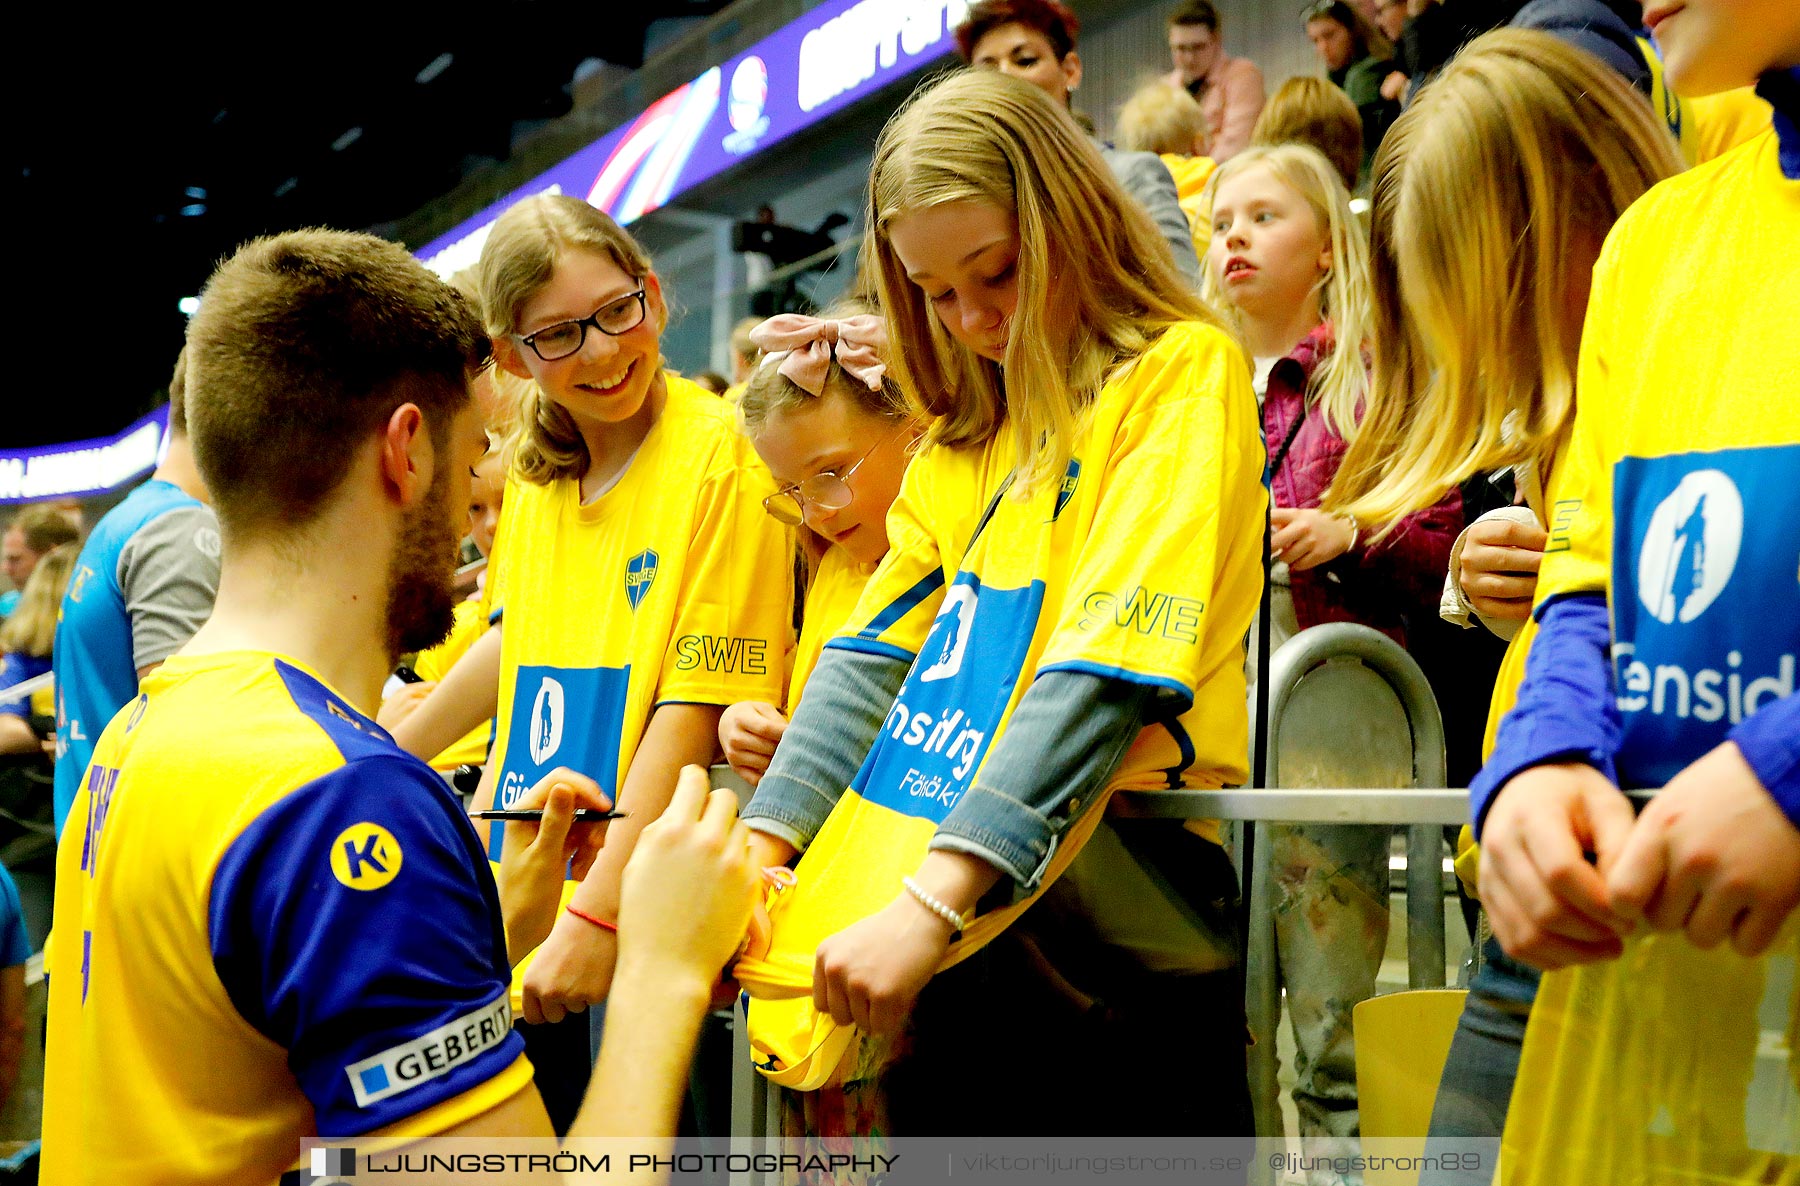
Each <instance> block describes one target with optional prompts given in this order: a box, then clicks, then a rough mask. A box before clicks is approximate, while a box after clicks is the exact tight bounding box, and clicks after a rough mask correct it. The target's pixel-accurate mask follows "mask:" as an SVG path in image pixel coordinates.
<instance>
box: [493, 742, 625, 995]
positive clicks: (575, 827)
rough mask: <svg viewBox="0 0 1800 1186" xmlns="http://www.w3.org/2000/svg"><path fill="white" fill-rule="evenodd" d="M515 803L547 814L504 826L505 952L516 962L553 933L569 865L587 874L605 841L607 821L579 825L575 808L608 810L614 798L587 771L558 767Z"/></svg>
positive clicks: (501, 886) (502, 897)
mask: <svg viewBox="0 0 1800 1186" xmlns="http://www.w3.org/2000/svg"><path fill="white" fill-rule="evenodd" d="M514 807H516V808H518V809H520V810H526V811H532V810H538V809H542V811H543V813H544V817H543V819H542V820H541V821H538V822H532V821H528V820H524V821H515V822H512V823H508V824H506V825H505V832H504V833H503V839H502V840H501V849H500V876H499V878H498V882H499V890H500V905H501V914H502V916H503V917H504V919H505V920H506V946H507V950H508V952H509V953H510V954H511V956H512V957H513V960H514V962H517V960H518V959H519V958H521V957H523V956H524V954H525V953H526V952H528V951H530V950H531V949H532V948H534V947H536V946H537V945H538V944H540V943H542V942H543V941H544V938H545V937H546V936H547V935H549V934H550V928H551V927H552V926H553V925H554V924H555V922H556V912H557V908H558V907H559V906H560V905H561V903H562V887H563V879H564V872H565V870H567V869H568V868H569V866H570V863H571V862H573V864H574V875H575V876H576V877H578V878H579V877H583V876H586V874H587V871H588V869H589V868H590V867H591V866H592V865H593V863H594V857H595V856H596V855H598V853H599V852H600V846H601V844H603V843H604V842H605V839H606V825H605V824H604V823H597V824H596V823H587V824H578V823H575V814H574V813H575V809H576V808H577V807H592V808H596V809H598V810H600V811H607V810H610V809H611V807H612V801H611V800H610V799H608V798H607V797H606V795H605V794H603V793H602V792H601V790H600V784H598V783H596V782H595V781H594V780H593V779H591V778H589V777H588V776H587V775H585V774H577V773H576V772H575V771H573V770H570V769H569V768H568V767H566V766H559V767H557V768H556V769H555V770H552V771H551V772H550V773H548V774H546V775H545V776H544V777H543V778H541V779H539V780H538V782H537V785H535V786H533V787H532V788H531V789H530V790H528V791H526V792H525V794H524V796H523V797H522V798H520V800H519V801H518V802H517V803H516V804H514Z"/></svg>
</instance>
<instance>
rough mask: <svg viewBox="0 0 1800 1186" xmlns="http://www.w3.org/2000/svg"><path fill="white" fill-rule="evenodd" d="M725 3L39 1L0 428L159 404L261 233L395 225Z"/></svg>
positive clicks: (12, 439) (23, 134) (32, 436)
mask: <svg viewBox="0 0 1800 1186" xmlns="http://www.w3.org/2000/svg"><path fill="white" fill-rule="evenodd" d="M724 6H725V4H724V0H631V2H630V3H626V2H625V0H590V2H589V3H586V4H575V3H563V2H558V0H549V2H544V3H488V4H483V5H480V6H473V5H470V6H461V5H432V6H426V5H397V4H379V3H376V4H364V5H361V6H356V7H352V6H348V5H339V4H325V5H316V4H315V5H304V6H287V7H277V6H272V5H271V6H267V7H264V6H261V5H243V6H233V7H229V8H227V7H224V6H216V7H212V8H209V7H208V6H204V5H202V6H191V5H190V6H179V5H172V6H154V7H151V6H145V7H143V8H121V9H117V10H114V9H106V8H100V9H95V8H88V7H81V6H70V5H65V4H55V3H34V4H30V5H25V6H21V8H20V10H18V11H15V12H13V13H11V14H9V16H8V20H7V24H8V31H9V33H10V36H9V38H8V42H9V50H10V52H9V53H8V59H9V62H8V66H9V68H8V70H7V71H6V87H7V92H8V93H7V108H8V110H10V111H11V112H12V113H13V115H12V127H13V132H12V133H11V135H10V136H9V138H8V145H9V147H8V151H9V152H10V153H11V155H12V158H13V159H12V162H11V166H10V168H9V170H8V172H7V178H8V181H7V185H8V190H9V192H8V194H7V200H6V207H5V208H6V209H8V210H11V211H12V212H13V213H12V214H11V215H10V216H9V217H10V218H11V219H12V223H11V226H12V230H11V234H10V239H11V243H12V246H11V250H10V251H9V252H8V253H7V255H8V257H9V259H10V261H11V262H12V263H13V264H14V266H13V268H12V269H11V273H12V280H13V297H12V301H11V304H12V307H13V309H14V310H15V320H14V327H15V333H17V334H18V335H19V336H16V337H15V349H16V353H15V359H16V360H21V361H19V362H18V363H17V364H16V365H15V369H14V372H13V374H12V376H11V380H12V381H11V383H10V384H9V386H10V388H11V394H10V395H9V398H7V399H6V400H5V401H4V408H5V415H4V418H3V421H0V445H7V446H15V447H17V446H31V445H37V444H45V443H49V442H52V441H61V440H71V439H80V438H85V437H92V436H101V435H106V434H110V433H113V432H116V431H117V430H118V429H120V428H122V427H124V426H125V425H126V424H127V423H129V422H130V421H131V420H132V419H134V418H136V417H137V416H139V415H141V414H143V413H144V412H146V411H148V410H150V408H151V407H152V406H154V404H155V403H157V402H159V398H160V392H161V391H162V389H163V388H164V387H165V386H166V384H167V382H168V377H169V373H170V368H171V364H172V363H173V361H174V358H175V353H176V351H177V350H179V349H180V346H181V336H182V330H183V326H184V325H185V322H186V318H185V316H184V315H183V313H182V312H181V310H180V308H179V304H180V302H181V300H182V298H183V297H187V296H192V295H194V294H197V293H198V292H199V291H200V287H201V285H202V284H203V283H204V282H205V279H206V276H207V274H208V273H209V272H210V270H211V268H212V266H213V264H214V263H215V262H216V261H217V260H218V259H219V258H220V257H221V256H223V255H225V254H226V253H228V252H229V251H230V250H231V249H232V248H233V247H234V246H235V245H236V244H238V243H240V242H242V241H243V240H244V239H246V238H249V237H252V236H254V235H258V234H264V233H269V232H274V231H281V230H286V229H290V228H294V227H301V226H314V225H324V226H335V227H343V228H348V229H363V228H372V229H376V230H380V229H381V228H382V227H383V226H384V224H388V223H391V222H393V221H394V220H397V219H399V218H402V217H404V216H405V215H407V214H410V213H412V212H413V211H414V210H416V209H418V208H419V207H420V206H422V205H424V204H425V203H426V202H428V201H430V200H432V199H433V198H436V197H438V196H440V195H442V194H444V193H446V192H448V191H449V190H451V189H452V188H454V187H455V185H456V184H457V182H458V181H459V180H460V179H461V178H462V177H463V175H464V174H465V173H466V172H467V171H468V170H469V169H471V168H473V167H477V166H479V165H481V164H482V163H484V162H486V161H490V160H493V159H504V158H505V157H506V156H507V155H508V154H509V151H510V146H511V144H512V141H513V138H514V136H515V135H516V134H518V133H520V132H528V131H530V130H531V129H532V128H533V127H534V126H537V124H539V123H540V122H541V121H545V120H549V119H552V118H555V117H556V116H559V115H562V114H564V113H566V112H567V111H568V110H569V108H570V102H571V98H570V96H571V81H572V79H573V78H574V76H575V74H576V71H577V69H578V68H580V67H582V64H583V63H585V62H588V61H589V60H590V59H597V60H598V61H599V62H603V63H610V64H613V65H615V66H619V67H624V68H627V69H635V68H636V67H637V66H639V65H641V64H642V61H643V55H644V48H645V44H646V37H647V35H648V36H650V37H652V38H654V37H656V36H658V35H659V34H662V33H666V32H668V31H670V30H671V29H673V28H678V26H671V25H668V24H663V23H659V22H667V21H673V20H678V19H680V18H694V17H701V16H706V15H708V14H710V13H713V12H716V11H717V10H719V9H720V8H723V7H724ZM587 68H591V66H590V67H587ZM21 331H22V332H21Z"/></svg>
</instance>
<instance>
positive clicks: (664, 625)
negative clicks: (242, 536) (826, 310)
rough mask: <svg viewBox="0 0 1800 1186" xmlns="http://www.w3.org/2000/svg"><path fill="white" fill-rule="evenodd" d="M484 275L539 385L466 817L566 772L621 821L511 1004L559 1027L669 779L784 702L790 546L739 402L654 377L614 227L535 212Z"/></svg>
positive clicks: (595, 972)
mask: <svg viewBox="0 0 1800 1186" xmlns="http://www.w3.org/2000/svg"><path fill="white" fill-rule="evenodd" d="M476 274H477V281H478V285H479V288H480V298H481V307H482V310H483V314H484V317H485V320H486V323H487V328H488V331H489V333H491V334H492V335H493V339H494V354H495V358H496V361H497V363H498V365H499V366H500V367H502V368H503V369H504V370H506V371H508V372H510V373H511V374H513V375H515V376H518V377H520V378H521V379H526V380H529V381H530V382H529V386H528V388H527V390H526V393H525V395H524V399H523V405H522V407H521V409H520V419H521V424H522V427H521V432H520V439H519V441H518V444H517V448H516V453H515V460H514V463H513V467H512V471H511V473H510V475H509V477H508V480H507V486H506V496H505V504H504V510H503V511H502V517H501V523H500V529H499V535H500V537H501V538H502V539H503V540H504V541H505V546H504V547H503V548H501V549H500V552H499V555H498V558H497V559H498V564H499V568H500V571H499V572H498V573H497V574H495V577H491V578H490V579H491V580H492V579H496V578H497V579H498V580H499V581H500V585H499V587H500V588H502V589H503V590H504V592H503V603H502V604H501V605H500V606H499V610H500V612H501V613H503V614H504V618H503V628H502V632H501V643H500V647H501V675H500V703H499V713H498V717H497V724H496V736H495V740H494V748H493V754H492V757H491V759H490V761H489V763H488V766H487V773H486V775H485V777H484V779H483V784H482V788H481V790H480V791H479V792H478V793H477V795H476V802H475V806H476V808H477V809H481V808H485V807H489V806H494V807H507V806H510V805H511V804H512V803H513V801H514V799H515V798H516V797H517V796H518V795H519V794H521V793H522V791H523V789H524V788H526V787H529V786H531V785H532V784H533V783H534V782H535V781H536V780H537V778H538V776H539V774H540V773H541V772H544V771H548V770H550V769H554V768H555V767H557V766H567V767H570V768H572V769H575V770H578V771H580V772H581V773H584V774H587V775H589V776H590V777H592V778H593V779H594V780H595V781H596V782H598V783H599V784H600V786H601V788H602V790H604V791H605V792H606V793H607V794H609V795H611V796H613V797H614V799H615V802H616V804H617V807H618V808H619V810H622V811H626V812H629V813H630V815H629V818H625V819H620V820H617V821H615V822H614V823H613V824H612V825H610V827H611V830H610V832H609V833H608V836H607V843H606V847H605V850H604V852H603V853H602V855H601V856H600V858H599V859H598V861H597V862H596V863H595V865H594V867H593V869H592V871H591V872H589V873H588V874H587V876H586V877H585V878H584V879H582V880H581V881H579V882H571V884H570V885H569V887H568V892H567V894H566V895H565V898H566V909H565V910H564V911H563V912H562V913H560V914H559V916H558V918H557V921H556V923H555V926H554V928H553V929H552V930H551V931H550V933H549V935H548V936H547V937H544V936H537V938H541V939H543V940H544V942H543V946H542V948H541V949H540V950H539V951H538V952H537V955H536V959H535V962H533V963H532V964H531V965H530V967H529V968H528V970H527V971H526V974H525V977H524V985H523V997H522V1002H521V1003H522V1007H523V1010H524V1016H525V1018H526V1019H527V1020H528V1021H533V1022H536V1021H539V1020H545V1021H552V1022H554V1021H557V1020H559V1019H561V1018H562V1017H563V1016H564V1014H565V1012H570V1011H579V1010H581V1009H584V1008H585V1007H586V1006H587V1005H589V1004H592V1003H595V1002H597V1001H601V1000H604V999H605V997H606V995H607V990H608V988H609V986H610V983H611V979H612V971H613V963H614V959H615V957H616V954H617V935H616V933H615V932H614V929H613V927H614V922H615V920H616V919H617V917H618V913H617V911H618V902H619V877H620V873H621V871H622V870H623V868H624V865H625V861H626V858H628V857H629V856H630V855H631V850H632V847H633V844H634V843H635V841H636V839H637V835H638V833H639V832H640V831H641V830H642V829H643V827H644V826H645V825H647V824H649V823H651V822H652V821H654V820H655V819H656V818H657V817H658V815H660V814H661V812H662V810H663V808H664V806H666V804H667V803H668V800H669V795H670V792H671V790H672V788H673V787H674V786H675V781H676V773H677V772H678V771H679V770H680V769H681V767H683V766H685V765H690V764H697V765H701V766H704V765H706V764H708V763H709V762H710V761H711V759H712V756H713V753H714V747H715V745H716V744H717V738H716V730H717V728H718V722H719V715H720V713H721V712H723V711H724V708H725V706H726V705H728V704H732V703H735V702H737V701H740V700H773V699H776V698H777V697H779V696H780V694H781V674H782V662H781V660H782V655H783V653H784V652H785V650H786V646H787V639H788V634H789V626H788V619H789V613H790V605H791V597H790V580H791V578H790V544H789V541H788V535H787V532H786V530H785V529H784V528H783V527H782V526H781V525H780V524H779V523H777V522H775V521H774V520H773V519H771V518H770V517H769V516H768V515H767V514H766V513H765V512H764V511H763V507H762V503H763V500H764V499H765V498H767V497H769V496H770V495H771V494H773V493H774V489H775V488H774V484H773V483H772V482H771V481H770V479H769V474H768V471H767V469H765V468H764V467H763V465H762V463H761V462H760V461H759V460H757V458H756V456H755V454H754V453H752V452H751V450H750V446H749V443H748V442H747V441H745V440H744V439H743V437H742V436H741V435H740V434H739V433H738V431H737V425H736V423H735V412H734V410H733V409H732V407H731V405H730V404H728V403H725V402H724V401H722V400H720V399H718V398H717V397H716V396H714V395H712V394H711V393H710V392H707V391H705V390H703V389H701V388H699V387H697V386H695V385H694V384H692V383H690V382H688V381H687V380H685V379H682V378H680V377H678V376H676V375H673V374H670V373H669V372H667V371H665V370H664V369H663V360H662V353H661V349H660V341H659V339H660V337H661V334H662V331H663V328H664V326H665V324H666V323H667V320H668V307H667V305H666V303H665V301H664V297H663V290H662V285H661V283H660V282H659V281H658V279H657V276H656V273H655V272H654V271H653V270H652V268H651V266H650V260H649V258H648V257H647V256H646V255H645V254H644V252H643V249H642V248H640V247H639V246H638V244H637V243H636V241H634V240H633V239H632V238H631V236H630V235H628V234H626V232H625V231H623V230H622V229H620V228H619V226H618V225H617V224H616V223H614V222H613V220H612V219H610V218H608V217H607V216H606V215H605V214H604V213H602V212H601V211H599V210H597V209H595V208H594V207H593V206H590V205H588V204H587V203H586V202H583V201H580V200H578V199H575V198H569V197H556V196H544V197H536V198H530V199H527V200H525V201H523V202H521V203H519V204H518V205H516V206H514V207H512V208H511V209H510V210H508V211H507V212H506V213H505V214H504V215H502V216H501V217H500V219H499V221H498V222H496V223H495V224H494V229H493V231H492V233H491V234H490V235H489V237H488V240H487V243H486V246H485V247H484V248H483V250H482V254H481V260H480V262H479V264H478V265H477V268H476ZM498 833H499V829H498V828H497V827H496V828H495V829H494V839H493V842H492V844H493V847H492V849H491V851H492V854H493V855H494V856H496V857H497V856H498V853H499V843H500V841H499V835H498ZM510 921H511V920H509V923H510ZM584 1077H585V1074H584Z"/></svg>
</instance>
